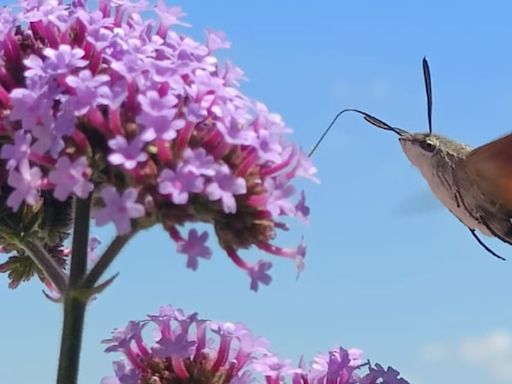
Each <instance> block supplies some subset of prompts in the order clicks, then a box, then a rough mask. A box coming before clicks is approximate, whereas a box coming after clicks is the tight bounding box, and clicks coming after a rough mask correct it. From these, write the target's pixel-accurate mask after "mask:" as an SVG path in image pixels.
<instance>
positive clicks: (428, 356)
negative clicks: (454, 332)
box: [421, 330, 512, 383]
mask: <svg viewBox="0 0 512 384" xmlns="http://www.w3.org/2000/svg"><path fill="white" fill-rule="evenodd" d="M421 357H422V359H423V360H424V361H426V362H430V363H432V364H435V363H439V362H450V361H451V362H458V363H461V364H464V365H467V366H472V367H478V368H479V369H481V370H483V371H485V372H487V374H488V375H489V376H490V377H492V378H493V379H495V380H497V381H500V382H503V383H510V382H512V333H510V332H508V331H503V330H496V331H493V332H490V333H488V334H486V335H483V336H479V337H471V338H464V339H461V340H458V341H456V342H453V343H432V344H429V345H427V346H425V347H424V348H423V349H422V351H421Z"/></svg>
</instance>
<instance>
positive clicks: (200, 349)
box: [101, 306, 408, 384]
mask: <svg viewBox="0 0 512 384" xmlns="http://www.w3.org/2000/svg"><path fill="white" fill-rule="evenodd" d="M151 331H152V332H151ZM148 333H151V334H153V335H154V336H153V341H152V342H151V343H148V342H146V340H145V339H147V338H148V337H145V335H146V334H148ZM103 343H105V344H107V345H108V347H107V348H106V352H118V353H122V354H123V355H124V357H125V359H124V360H119V361H116V362H114V373H115V376H112V377H106V378H104V379H103V380H102V381H101V384H249V383H266V384H284V383H291V384H408V382H407V381H406V380H405V379H403V378H400V377H399V372H398V371H396V370H394V369H393V368H388V369H384V368H383V367H382V366H381V365H379V364H376V365H375V366H372V365H371V364H370V363H369V362H364V361H363V360H362V352H361V350H359V349H350V350H345V349H343V348H341V347H340V348H338V349H335V350H332V351H330V352H329V353H327V354H319V355H317V356H316V357H315V358H314V359H313V361H312V363H311V365H310V367H309V368H305V367H304V366H303V364H302V363H300V364H299V367H294V366H293V365H292V363H291V361H290V360H282V359H280V358H278V357H277V356H276V355H275V354H273V353H271V352H270V351H269V350H268V349H267V348H268V342H267V341H266V340H265V339H263V338H258V337H255V336H253V335H252V333H251V332H250V331H249V330H248V329H247V328H246V327H245V326H244V325H242V324H240V323H229V322H218V321H207V320H201V319H199V318H198V315H197V313H193V314H191V315H187V314H185V313H184V312H183V311H182V310H180V309H175V308H173V307H171V306H164V307H161V308H160V311H159V313H158V314H154V315H148V317H147V319H145V320H142V321H131V322H129V323H128V325H127V326H126V327H125V328H122V329H115V330H114V331H113V332H112V337H111V338H110V339H107V340H104V341H103Z"/></svg>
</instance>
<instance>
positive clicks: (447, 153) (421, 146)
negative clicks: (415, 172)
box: [398, 133, 470, 166]
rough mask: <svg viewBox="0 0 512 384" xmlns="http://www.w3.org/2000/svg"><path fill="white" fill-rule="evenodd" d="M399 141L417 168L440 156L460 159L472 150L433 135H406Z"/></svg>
mask: <svg viewBox="0 0 512 384" xmlns="http://www.w3.org/2000/svg"><path fill="white" fill-rule="evenodd" d="M398 140H399V141H400V145H401V146H402V149H403V151H404V152H405V154H406V155H407V157H408V158H409V160H410V161H411V163H413V164H414V165H416V166H420V165H423V164H425V163H430V162H431V161H432V159H434V158H436V157H439V156H442V157H459V156H462V155H464V154H466V152H468V151H469V150H470V148H469V147H468V146H466V145H464V144H460V143H457V142H456V141H453V140H450V139H448V138H446V137H443V136H440V135H436V134H433V133H404V134H403V135H401V136H400V137H399V139H398Z"/></svg>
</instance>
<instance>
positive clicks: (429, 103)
mask: <svg viewBox="0 0 512 384" xmlns="http://www.w3.org/2000/svg"><path fill="white" fill-rule="evenodd" d="M423 77H424V78H425V91H426V93H427V116H428V133H430V134H432V81H431V79H430V67H429V66H428V61H427V58H426V57H424V58H423Z"/></svg>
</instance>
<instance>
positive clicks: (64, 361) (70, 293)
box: [57, 198, 91, 384]
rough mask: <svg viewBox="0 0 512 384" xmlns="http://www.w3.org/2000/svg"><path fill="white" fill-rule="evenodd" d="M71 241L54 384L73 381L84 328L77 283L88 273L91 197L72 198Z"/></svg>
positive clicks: (82, 301) (72, 383) (84, 300)
mask: <svg viewBox="0 0 512 384" xmlns="http://www.w3.org/2000/svg"><path fill="white" fill-rule="evenodd" d="M73 211H74V212H73V243H72V248H71V265H70V270H69V283H68V288H67V290H66V291H65V293H64V295H63V300H64V323H63V326H62V338H61V346H60V355H59V369H58V373H57V384H76V383H77V379H78V369H79V364H80V351H81V346H82V336H83V330H84V319H85V309H86V306H87V298H84V297H83V296H81V295H79V294H77V293H78V292H79V290H80V287H79V282H80V281H81V280H82V279H83V277H84V275H85V274H86V272H87V251H88V242H89V219H90V212H91V199H90V198H88V199H78V198H75V201H74V208H73Z"/></svg>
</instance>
